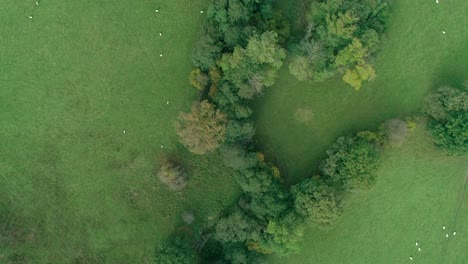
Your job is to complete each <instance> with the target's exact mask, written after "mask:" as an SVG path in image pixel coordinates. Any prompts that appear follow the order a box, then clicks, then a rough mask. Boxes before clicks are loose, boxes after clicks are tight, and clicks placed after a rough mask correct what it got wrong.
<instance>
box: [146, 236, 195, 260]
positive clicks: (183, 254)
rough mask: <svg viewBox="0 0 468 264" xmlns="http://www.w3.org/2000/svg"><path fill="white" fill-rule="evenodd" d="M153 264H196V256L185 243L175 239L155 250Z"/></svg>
mask: <svg viewBox="0 0 468 264" xmlns="http://www.w3.org/2000/svg"><path fill="white" fill-rule="evenodd" d="M154 263H157V264H193V263H197V255H196V254H195V251H194V250H193V249H192V248H191V247H190V244H189V243H188V242H187V241H183V240H182V239H181V238H178V237H176V238H172V239H170V240H169V241H167V242H166V243H164V244H162V245H161V246H159V247H158V248H157V249H156V252H155V261H154Z"/></svg>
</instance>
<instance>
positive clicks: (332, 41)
mask: <svg viewBox="0 0 468 264" xmlns="http://www.w3.org/2000/svg"><path fill="white" fill-rule="evenodd" d="M388 14H389V11H388V3H387V1H386V0H368V1H350V0H327V1H323V0H313V1H312V3H311V6H310V9H309V11H308V14H307V21H308V27H307V29H306V32H305V34H304V37H303V39H302V40H301V41H300V42H299V43H298V44H297V45H296V47H295V53H296V55H295V56H294V57H293V59H292V62H291V64H290V66H289V70H290V72H291V74H293V75H295V76H296V77H297V78H298V79H299V80H306V79H312V80H315V81H322V80H324V79H326V78H328V77H330V76H332V75H333V74H334V73H335V72H336V70H339V69H341V70H342V71H344V72H345V74H344V76H343V80H344V81H345V82H347V83H348V84H350V85H351V86H352V87H353V88H355V89H356V90H359V89H360V87H361V84H362V81H365V80H372V79H374V78H375V71H374V69H373V67H372V66H371V65H370V64H369V63H368V62H367V58H368V57H369V56H370V55H372V54H373V53H374V52H376V51H377V49H378V44H379V42H380V36H381V35H382V33H383V32H384V29H385V27H386V21H387V20H388Z"/></svg>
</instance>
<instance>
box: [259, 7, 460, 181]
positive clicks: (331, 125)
mask: <svg viewBox="0 0 468 264" xmlns="http://www.w3.org/2000/svg"><path fill="white" fill-rule="evenodd" d="M296 2H297V3H299V2H301V1H300V0H296ZM391 2H392V3H393V4H392V8H391V10H392V19H391V21H390V23H389V27H388V30H387V33H386V34H385V35H384V39H383V40H382V44H381V48H380V52H378V53H377V55H376V56H375V58H373V64H374V65H375V69H376V73H377V78H376V79H375V80H374V81H373V82H367V83H364V84H363V86H362V88H361V90H360V91H359V92H355V91H354V89H352V88H351V87H350V86H348V85H346V84H345V83H344V82H343V81H342V80H341V77H339V76H337V77H335V78H333V79H331V80H327V81H326V82H323V83H315V82H300V81H297V80H296V79H295V78H294V77H293V76H292V75H290V74H289V71H288V69H287V67H283V69H282V70H281V72H280V76H279V78H278V81H277V83H276V85H275V86H274V87H271V88H270V89H268V90H266V91H265V95H264V96H263V98H261V99H259V100H258V102H257V104H256V106H257V107H256V110H255V113H256V124H257V138H258V141H259V145H260V146H262V148H264V150H265V152H266V153H267V157H269V158H270V159H272V160H275V161H277V162H278V164H279V165H280V168H281V169H282V172H283V174H284V175H285V177H286V178H287V180H288V181H289V183H295V182H297V181H298V180H300V179H301V178H303V177H306V176H310V175H312V174H313V173H314V172H315V171H316V170H317V168H318V164H319V161H320V160H322V159H323V158H324V157H325V151H326V149H327V148H328V147H329V146H330V145H331V144H332V143H333V142H334V141H335V140H336V139H337V138H338V137H339V136H341V135H344V134H348V133H352V132H353V131H357V130H362V129H374V128H376V127H377V126H378V125H379V124H380V123H381V122H383V121H385V120H387V119H390V118H396V117H401V118H404V117H406V116H409V115H412V114H415V113H417V112H418V111H420V109H421V106H422V103H423V100H424V97H425V96H426V95H427V94H428V93H429V91H431V90H432V89H434V88H437V87H438V86H440V85H444V84H451V85H457V86H460V85H462V83H463V81H464V80H466V79H468V75H467V73H468V53H467V52H466V50H468V41H467V38H468V28H467V27H466V25H467V24H468V16H466V14H467V13H468V2H467V1H464V0H451V1H440V2H441V3H440V4H438V5H437V4H436V3H435V2H434V1H423V0H415V1H406V0H396V1H391ZM278 5H279V6H280V7H281V8H283V9H284V10H285V12H286V13H287V14H289V16H290V17H291V20H293V21H301V19H300V18H298V17H297V16H298V15H300V14H301V10H303V9H301V8H300V7H301V6H300V5H299V4H297V5H292V4H290V2H289V1H279V2H278ZM292 6H298V8H297V9H294V8H292ZM295 26H296V27H297V26H300V24H299V25H295ZM442 30H445V31H446V32H447V33H446V34H445V35H444V34H442ZM295 31H297V30H293V32H295Z"/></svg>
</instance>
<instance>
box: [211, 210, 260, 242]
mask: <svg viewBox="0 0 468 264" xmlns="http://www.w3.org/2000/svg"><path fill="white" fill-rule="evenodd" d="M214 238H215V239H216V240H218V241H220V242H222V243H236V242H240V243H243V242H245V241H247V240H250V241H258V240H259V238H260V226H259V225H258V223H257V221H256V220H255V219H253V218H251V217H249V216H248V215H246V214H245V213H244V212H242V211H241V210H239V209H236V210H234V211H233V212H232V213H231V214H230V215H228V216H227V217H225V218H221V219H220V220H219V221H218V223H217V224H216V227H215V234H214Z"/></svg>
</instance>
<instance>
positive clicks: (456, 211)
mask: <svg viewBox="0 0 468 264" xmlns="http://www.w3.org/2000/svg"><path fill="white" fill-rule="evenodd" d="M467 181H468V170H467V171H466V172H465V180H464V182H463V186H462V190H461V193H460V197H459V198H458V202H457V207H456V208H455V216H454V217H453V221H452V224H451V225H450V229H449V230H450V232H452V231H453V228H454V227H455V225H456V223H457V218H458V214H459V212H460V207H461V205H462V203H463V197H465V190H466V182H467ZM449 242H450V236H449V238H448V239H447V241H445V245H444V251H443V254H442V262H441V263H442V264H443V263H445V256H446V255H447V248H448V243H449Z"/></svg>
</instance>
